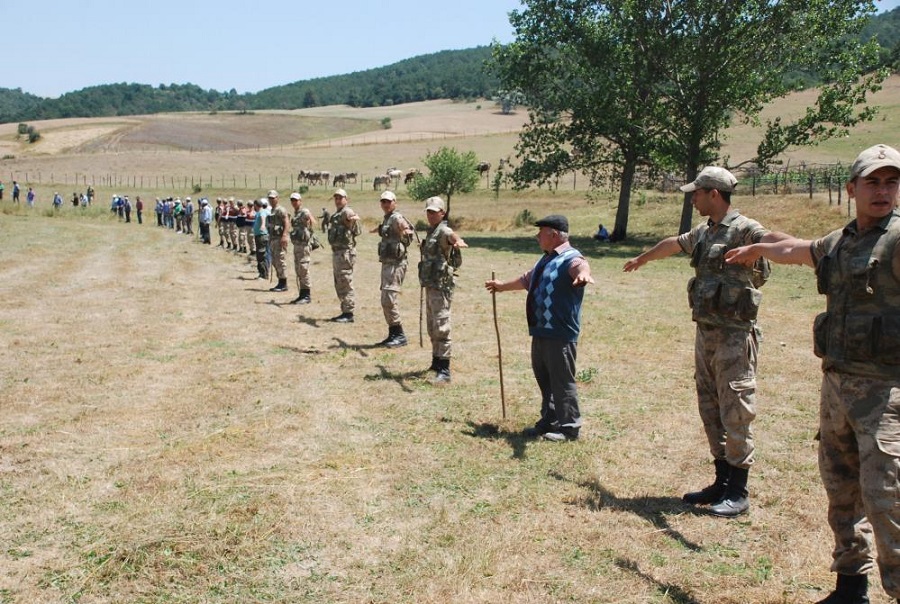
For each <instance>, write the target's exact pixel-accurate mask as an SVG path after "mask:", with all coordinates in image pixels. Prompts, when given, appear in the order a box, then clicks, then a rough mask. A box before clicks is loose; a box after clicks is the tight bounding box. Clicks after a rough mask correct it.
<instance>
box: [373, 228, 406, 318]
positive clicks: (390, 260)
mask: <svg viewBox="0 0 900 604" xmlns="http://www.w3.org/2000/svg"><path fill="white" fill-rule="evenodd" d="M408 226H409V223H408V222H407V220H406V219H405V218H404V217H403V216H402V215H401V214H400V212H398V211H396V210H394V211H393V212H391V213H390V214H387V215H386V216H385V217H384V220H382V222H381V226H380V227H379V228H378V234H379V235H380V236H381V240H380V241H379V242H378V260H379V261H381V309H382V311H384V320H385V321H387V324H388V325H389V326H395V325H400V324H401V321H400V309H399V308H398V304H397V298H398V297H399V296H400V288H401V287H402V286H403V279H404V277H405V276H406V268H407V261H406V250H407V248H408V246H409V244H410V243H412V235H408V234H405V233H403V231H404V230H406V229H407V228H408Z"/></svg>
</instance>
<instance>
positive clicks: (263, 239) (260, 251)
mask: <svg viewBox="0 0 900 604" xmlns="http://www.w3.org/2000/svg"><path fill="white" fill-rule="evenodd" d="M268 253H269V236H268V235H257V236H256V269H257V270H258V271H259V276H260V277H262V278H263V279H268V278H269V261H268V258H267V256H268Z"/></svg>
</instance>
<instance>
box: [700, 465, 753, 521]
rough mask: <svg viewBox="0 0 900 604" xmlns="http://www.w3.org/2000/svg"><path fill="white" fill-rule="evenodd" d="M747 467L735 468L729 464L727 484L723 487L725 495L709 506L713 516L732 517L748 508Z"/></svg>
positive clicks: (748, 471)
mask: <svg viewBox="0 0 900 604" xmlns="http://www.w3.org/2000/svg"><path fill="white" fill-rule="evenodd" d="M749 473H750V470H748V469H747V468H735V467H734V466H731V473H730V475H729V476H728V486H727V487H725V495H724V496H723V497H722V500H721V501H719V502H718V503H715V504H713V506H712V507H710V508H709V512H710V513H711V514H712V515H713V516H721V517H722V518H734V517H735V516H740V515H741V514H743V513H744V512H746V511H747V510H749V509H750V497H749V493H748V492H747V475H748V474H749Z"/></svg>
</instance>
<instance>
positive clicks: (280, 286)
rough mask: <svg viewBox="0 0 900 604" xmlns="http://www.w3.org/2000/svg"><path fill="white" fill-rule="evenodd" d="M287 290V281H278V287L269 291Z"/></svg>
mask: <svg viewBox="0 0 900 604" xmlns="http://www.w3.org/2000/svg"><path fill="white" fill-rule="evenodd" d="M287 290H288V288H287V279H279V280H278V285H276V286H275V287H273V288H271V289H269V291H270V292H286V291H287Z"/></svg>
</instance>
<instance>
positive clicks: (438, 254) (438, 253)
mask: <svg viewBox="0 0 900 604" xmlns="http://www.w3.org/2000/svg"><path fill="white" fill-rule="evenodd" d="M451 234H453V230H452V229H451V228H450V227H449V226H447V223H446V222H441V223H440V224H438V225H437V226H436V227H434V229H432V230H431V231H429V232H428V234H427V235H426V236H425V240H424V241H422V259H421V260H420V261H419V283H420V284H421V285H422V287H430V288H433V289H439V290H441V291H445V292H450V291H453V287H454V285H455V283H454V278H455V277H456V268H455V267H454V266H453V263H451V262H449V260H450V249H449V248H450V247H451V246H450V245H449V242H448V239H449V237H450V235H451ZM442 244H443V245H445V246H447V247H448V250H447V253H445V252H444V250H443V249H442Z"/></svg>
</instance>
